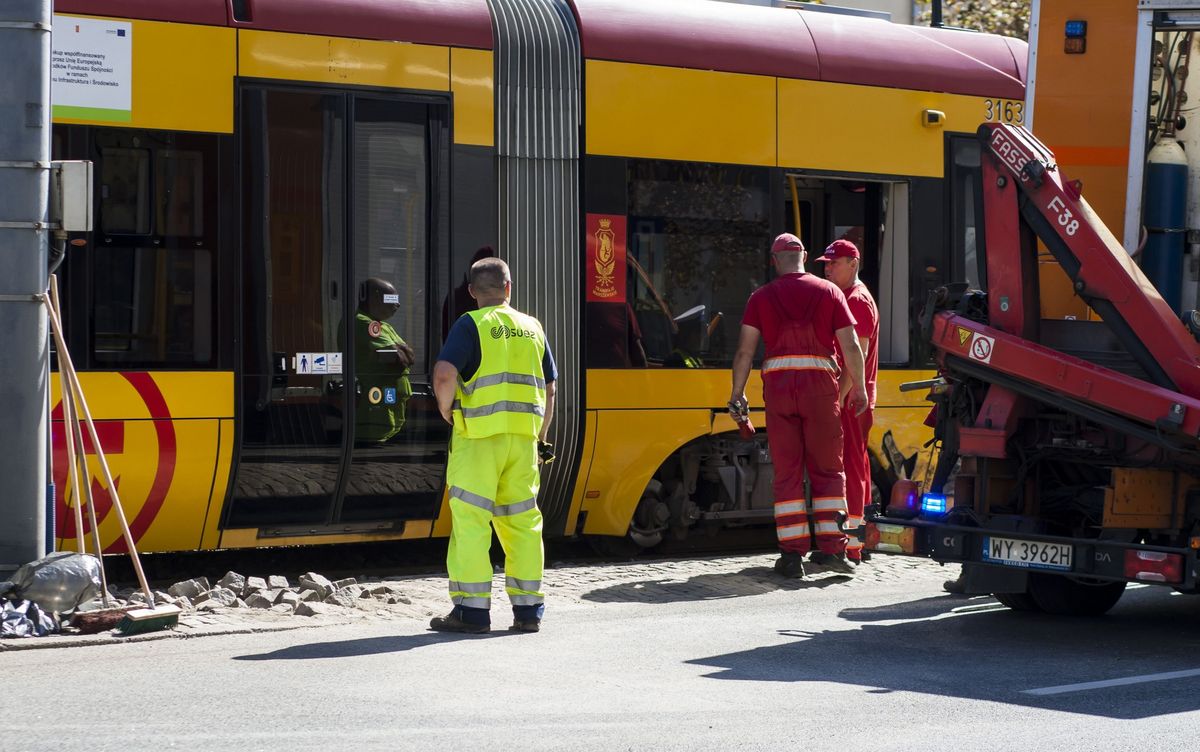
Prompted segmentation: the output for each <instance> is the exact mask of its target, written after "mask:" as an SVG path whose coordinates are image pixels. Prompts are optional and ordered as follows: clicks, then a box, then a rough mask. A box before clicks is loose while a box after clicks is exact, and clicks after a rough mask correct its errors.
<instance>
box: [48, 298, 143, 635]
mask: <svg viewBox="0 0 1200 752" xmlns="http://www.w3.org/2000/svg"><path fill="white" fill-rule="evenodd" d="M50 305H51V306H53V308H54V311H55V313H56V314H57V315H58V319H59V321H60V322H61V321H62V307H61V306H60V305H59V302H58V280H57V279H56V278H55V277H54V276H53V275H51V277H50ZM59 381H60V384H59V386H60V391H61V392H62V407H63V431H64V432H65V434H66V436H65V438H66V444H67V466H68V467H70V468H71V474H70V478H69V481H70V485H69V486H68V487H67V488H69V489H74V492H75V494H74V496H75V498H74V503H73V504H72V509H73V510H74V513H75V538H76V541H77V543H78V546H79V553H81V554H82V553H87V551H86V548H87V547H86V544H85V543H84V541H85V538H84V533H83V507H84V501H85V500H86V504H87V513H88V522H89V523H91V533H92V535H91V538H92V546H93V547H94V548H95V550H96V561H97V562H98V563H99V565H100V600H101V602H102V604H103V608H101V609H99V610H97V611H83V612H80V611H76V612H75V613H74V614H73V615H72V616H71V626H72V627H75V628H76V629H78V630H79V631H80V632H81V633H82V634H93V633H95V632H100V631H103V630H105V629H112V628H113V627H115V626H116V625H117V622H118V621H120V620H121V618H122V617H124V615H125V614H126V612H128V611H129V609H128V608H119V609H115V608H112V604H111V603H110V602H109V599H108V576H107V574H106V573H105V571H104V550H103V548H102V546H101V545H100V527H99V525H98V524H97V521H96V504H95V501H94V499H93V498H92V481H91V478H90V477H89V475H88V467H87V455H86V453H85V450H84V445H83V432H82V430H81V429H80V422H79V421H78V420H76V417H75V406H74V400H73V399H72V398H71V389H70V388H69V386H68V385H67V382H66V379H65V378H62V379H60V380H59ZM63 495H64V497H65V496H66V489H64V490H63Z"/></svg>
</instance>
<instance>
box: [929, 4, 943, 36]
mask: <svg viewBox="0 0 1200 752" xmlns="http://www.w3.org/2000/svg"><path fill="white" fill-rule="evenodd" d="M929 25H930V26H932V27H933V28H935V29H937V28H941V25H942V0H933V7H932V8H930V19H929Z"/></svg>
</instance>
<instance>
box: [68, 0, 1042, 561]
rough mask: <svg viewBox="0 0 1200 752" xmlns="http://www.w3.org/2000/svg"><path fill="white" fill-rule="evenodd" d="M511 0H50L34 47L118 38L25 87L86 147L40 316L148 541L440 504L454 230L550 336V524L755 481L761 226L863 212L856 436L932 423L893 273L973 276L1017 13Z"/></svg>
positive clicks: (677, 506)
mask: <svg viewBox="0 0 1200 752" xmlns="http://www.w3.org/2000/svg"><path fill="white" fill-rule="evenodd" d="M511 5H512V3H511V2H510V0H493V2H491V3H488V2H485V0H441V1H438V2H434V1H433V0H405V1H403V2H380V1H379V0H343V1H342V2H332V1H331V0H247V1H245V2H243V1H242V0H186V1H185V0H171V1H167V0H161V1H160V2H157V3H153V4H150V3H143V2H136V1H135V0H56V3H55V13H56V17H55V28H54V38H55V43H54V46H55V51H56V53H55V54H56V58H59V56H60V54H66V53H69V52H70V51H72V50H74V51H79V50H83V51H84V52H87V51H88V50H89V49H92V47H89V45H92V46H93V47H95V48H96V49H99V50H100V52H101V53H103V54H107V55H110V56H113V59H115V60H117V64H116V65H112V66H106V65H105V64H103V63H101V64H99V66H98V67H99V68H101V69H104V70H103V71H99V72H98V71H92V73H91V75H93V76H97V77H104V76H107V77H109V78H110V79H112V83H111V86H112V87H113V101H114V102H116V103H117V104H115V105H114V106H113V107H111V108H104V107H101V108H97V107H94V106H84V105H81V104H78V103H75V102H72V101H64V100H63V99H59V98H56V96H55V89H54V88H52V92H51V96H52V102H53V104H54V113H55V114H54V122H55V133H54V150H55V154H56V158H76V159H92V160H93V161H95V162H96V167H95V175H96V176H97V178H96V183H97V185H96V216H97V218H98V221H97V226H96V230H95V232H93V233H89V234H88V235H86V236H80V237H79V238H77V239H76V240H78V241H79V243H77V244H76V245H75V246H73V247H72V249H71V251H70V252H69V254H68V260H67V262H66V264H65V265H64V268H63V271H62V284H63V298H64V301H65V304H64V309H65V322H66V327H67V330H68V345H69V347H70V348H71V350H72V356H73V358H74V360H75V362H76V364H77V365H78V366H79V367H80V368H81V370H83V371H84V373H83V381H84V386H85V389H86V390H87V394H88V397H89V401H90V404H91V407H92V410H93V411H94V413H95V414H96V415H97V417H98V418H99V419H100V421H101V423H100V428H101V430H100V434H101V444H102V445H103V449H104V450H105V454H106V455H107V456H108V458H109V461H110V463H111V464H112V467H113V472H114V475H115V476H117V484H118V489H119V492H120V495H121V499H122V501H123V502H124V503H125V505H126V507H127V509H128V512H129V516H130V519H131V521H132V524H133V528H134V532H135V535H136V536H137V538H138V541H139V545H140V546H141V547H142V548H143V549H144V550H147V551H182V550H196V549H213V548H235V547H251V546H270V545H294V544H308V543H338V542H351V541H364V540H388V539H404V538H425V537H431V536H435V537H436V536H444V535H446V534H447V531H448V525H449V520H448V515H446V514H439V512H440V511H442V507H443V506H444V499H443V492H442V474H443V472H444V463H445V453H446V435H445V429H444V426H440V424H439V423H438V421H437V416H436V411H435V410H433V407H432V398H431V395H430V390H429V389H428V378H429V377H428V374H429V372H430V371H431V370H432V360H433V358H434V357H435V356H436V353H437V349H438V347H439V346H440V343H441V338H442V337H443V336H444V333H445V330H446V327H447V324H448V322H449V321H451V320H452V319H453V318H454V317H455V316H456V315H457V314H458V313H461V311H462V310H464V308H465V306H466V305H467V300H466V299H464V295H463V292H464V288H463V285H462V282H463V276H464V273H465V270H466V269H467V268H468V267H469V265H470V263H471V260H472V259H473V258H475V257H477V256H478V254H479V253H481V252H486V251H483V250H481V249H483V248H485V247H487V246H491V247H498V248H499V250H500V252H501V254H502V255H504V256H506V257H507V258H508V259H509V261H510V263H512V264H513V266H514V274H515V276H516V288H517V292H516V300H515V301H514V303H515V304H516V305H518V306H519V307H522V308H525V309H528V310H530V311H531V312H533V313H535V314H536V315H538V316H539V317H540V318H542V319H543V320H544V321H546V322H547V328H548V331H549V333H550V336H551V344H552V346H553V347H554V349H555V352H556V355H557V356H558V360H559V364H560V368H561V371H562V381H561V382H560V395H561V396H560V400H561V403H562V407H561V412H560V415H559V417H558V421H557V427H556V434H555V438H556V443H557V444H558V446H559V447H560V450H561V451H560V461H559V462H556V463H555V464H554V465H552V466H550V468H552V469H551V470H548V476H547V478H546V481H545V484H546V485H545V488H544V489H543V497H542V506H543V509H544V510H545V512H546V516H547V520H548V526H547V531H548V532H549V533H551V534H557V535H573V534H578V533H582V534H589V535H599V536H623V535H626V534H627V533H628V532H629V531H630V529H631V525H632V527H633V528H634V530H635V532H636V533H637V535H635V540H637V541H638V542H640V543H642V544H643V545H649V544H652V543H653V542H655V541H656V540H658V539H660V538H661V537H662V535H663V534H665V533H667V532H669V531H673V532H674V533H675V534H677V535H683V534H686V531H687V529H688V528H689V527H691V526H694V525H696V524H697V523H702V522H705V521H707V522H710V523H713V524H752V523H753V522H755V521H756V520H758V521H761V520H760V519H759V518H761V517H763V516H764V510H766V512H765V514H769V499H768V500H767V506H764V505H763V501H762V497H763V493H764V484H766V487H767V488H769V472H767V471H766V470H767V468H768V466H769V459H768V458H767V455H766V453H765V452H763V451H758V450H760V449H761V448H762V446H763V445H753V446H752V447H751V448H750V449H747V447H746V446H744V445H743V446H740V447H739V446H737V445H736V442H733V440H732V439H731V438H730V437H731V435H736V434H735V432H734V433H733V434H731V432H733V431H734V426H733V424H732V423H731V421H730V420H729V419H728V417H727V416H726V415H725V414H724V410H723V405H724V404H725V400H726V398H727V396H728V383H729V374H728V367H729V360H730V358H731V357H732V350H733V347H734V344H735V343H736V331H737V327H738V325H739V323H740V316H741V305H742V304H743V303H744V301H745V298H746V296H747V295H748V294H749V292H750V291H751V290H752V289H753V288H754V287H755V286H757V285H760V284H762V283H764V282H765V281H767V279H768V277H767V274H768V271H767V270H768V265H767V256H766V250H767V248H768V245H769V240H770V238H771V237H772V236H773V235H774V234H776V233H777V232H781V231H784V230H789V231H794V232H797V233H799V234H801V236H802V237H803V238H804V239H805V242H806V243H807V244H808V245H809V246H810V248H821V247H824V245H825V244H827V243H828V242H830V241H832V240H833V239H835V238H837V237H850V238H852V239H854V240H855V241H856V242H858V243H859V244H860V246H861V247H863V248H864V250H865V251H866V254H867V259H866V263H865V266H864V271H863V277H864V281H866V282H867V283H868V285H869V286H870V287H871V288H872V290H873V291H874V292H875V293H876V297H877V299H878V300H879V303H880V311H881V317H882V327H881V330H882V334H881V366H882V368H881V372H880V379H879V405H878V410H877V413H876V416H877V417H876V425H877V427H876V431H875V434H874V435H873V438H872V443H873V444H876V445H877V444H878V443H879V441H880V439H881V437H882V435H883V433H884V432H886V431H890V432H891V434H892V436H893V438H894V439H895V441H896V443H897V445H898V446H899V448H900V450H901V452H903V453H905V454H909V455H911V454H913V453H915V452H916V451H917V450H918V449H919V447H920V445H921V444H922V443H923V442H924V441H925V439H926V438H927V437H928V432H927V429H925V428H924V427H923V426H922V418H923V417H924V410H925V408H924V406H923V405H924V403H923V402H922V400H921V395H920V394H919V393H915V394H911V395H906V394H901V393H900V392H899V391H898V389H897V386H898V384H899V383H900V382H902V381H906V380H911V379H915V378H921V377H922V376H923V375H924V374H925V373H926V371H925V370H924V369H923V364H924V363H925V362H926V358H927V353H926V351H925V349H924V348H923V346H922V345H921V343H920V342H919V339H918V338H917V336H916V326H917V323H918V322H917V312H918V310H919V307H920V304H921V303H922V302H923V299H924V295H925V292H926V291H927V290H928V289H930V288H931V287H934V286H937V285H939V284H944V283H945V282H947V281H950V280H954V279H962V280H968V281H975V282H978V274H979V271H978V270H979V267H980V265H981V264H980V259H981V258H982V248H981V244H982V233H980V237H978V238H977V237H976V235H975V228H976V222H977V219H976V218H977V216H978V213H977V212H976V209H975V203H974V202H975V197H973V196H971V195H969V193H964V191H965V190H966V189H965V188H964V186H967V185H969V184H970V178H971V176H972V175H973V174H974V171H977V170H978V164H979V161H978V159H979V156H978V149H977V147H974V141H973V139H972V137H971V136H972V134H973V133H974V130H975V128H976V127H977V126H978V124H979V123H980V122H981V121H984V120H987V119H1007V120H1016V121H1019V120H1020V118H1021V110H1022V106H1023V105H1022V98H1023V96H1024V94H1023V79H1024V66H1025V54H1026V52H1025V45H1024V43H1023V42H1019V41H1016V40H1012V39H1006V38H1001V37H995V36H989V35H983V34H974V33H968V32H957V31H943V30H931V29H924V28H915V27H909V26H903V25H897V24H889V23H886V22H883V21H877V20H870V19H862V18H855V17H843V16H837V15H831V14H824V13H821V14H817V13H809V12H805V11H797V10H783V9H774V8H761V7H752V6H739V5H734V4H727V3H717V2H711V3H710V2H699V1H698V0H697V1H695V2H690V1H688V0H677V1H676V0H672V1H662V2H656V3H652V4H647V3H636V2H629V1H628V0H575V1H574V2H571V3H566V2H563V1H561V0H544V2H539V3H535V4H534V5H535V6H536V7H537V8H539V9H540V11H539V12H540V13H541V14H542V15H541V17H540V18H539V17H536V16H537V15H538V14H532V16H530V17H525V16H522V14H519V13H516V12H514V11H513V9H512V7H510V6H511ZM89 34H91V35H93V36H91V37H89V36H88V35H89ZM97 34H101V35H103V34H106V35H108V36H107V37H105V38H104V39H102V40H101V41H100V42H96V41H95V36H94V35H97ZM539 35H540V36H539ZM530 40H533V41H530ZM64 51H65V52H64ZM123 56H127V57H123ZM68 57H69V55H67V57H63V58H61V59H63V60H66V59H67V58H68ZM124 60H127V61H128V63H127V65H125V67H122V65H123V63H122V62H121V61H124ZM108 68H112V70H108ZM121 96H124V97H125V99H123V100H122V99H121ZM122 102H124V104H122ZM539 181H540V182H539ZM548 196H549V198H547V197H548ZM369 278H385V279H387V280H388V281H389V282H390V283H392V284H393V286H394V288H395V290H396V295H395V297H394V298H393V299H392V300H391V301H390V302H391V303H392V304H393V305H394V306H395V309H396V314H395V318H394V319H392V324H393V326H394V327H396V329H397V331H399V332H400V333H401V336H403V337H404V338H405V339H406V340H407V341H408V342H409V344H411V345H412V346H413V347H414V349H415V350H416V352H417V363H416V364H415V365H414V366H413V368H412V370H411V372H410V373H409V374H408V376H407V380H408V381H409V382H410V387H411V389H410V391H411V392H412V395H411V397H402V400H404V402H403V404H402V407H403V408H404V409H403V412H404V415H405V417H404V418H403V421H404V423H403V425H404V427H403V429H402V430H400V431H399V432H398V433H397V434H395V435H394V436H391V437H388V438H387V439H386V440H376V439H374V438H371V439H370V440H368V438H369V437H368V431H367V430H366V428H365V424H364V423H363V422H362V421H363V417H362V415H363V410H364V409H366V410H370V409H376V408H378V409H393V410H394V409H396V408H395V407H394V405H395V398H394V395H395V389H394V388H393V387H389V386H387V384H394V383H396V382H395V378H394V377H392V376H388V377H386V378H384V377H381V376H380V375H379V374H380V370H379V368H380V367H379V365H378V364H377V363H374V362H370V359H369V358H366V357H365V355H366V349H365V348H363V347H360V346H357V345H356V344H355V341H356V337H360V336H361V333H360V332H358V330H357V329H356V328H355V327H356V324H355V321H356V313H357V312H360V311H362V310H365V309H364V308H363V306H364V305H365V304H366V303H365V301H364V300H363V297H362V296H363V294H364V293H363V290H364V289H365V287H364V285H363V283H364V281H365V280H367V279H369ZM318 364H319V368H318ZM381 378H383V381H380V379H381ZM389 379H391V380H389ZM375 384H382V385H383V388H381V389H379V390H378V391H379V395H380V396H379V399H378V400H376V396H377V395H376V389H375V387H374V386H373V385H375ZM388 389H392V396H391V397H389V396H388ZM402 391H403V390H402ZM749 393H750V396H751V400H752V403H754V404H756V405H759V406H761V385H760V384H759V383H758V382H757V381H753V382H752V384H751V386H750V389H749ZM389 399H391V400H392V401H391V402H388V401H387V400H389ZM52 400H53V402H54V404H55V405H56V408H55V412H54V419H55V421H56V422H55V424H54V438H55V470H56V473H57V475H58V476H59V477H57V478H56V481H57V485H58V488H59V489H67V490H66V491H65V492H64V491H61V490H60V493H59V496H60V497H61V498H62V499H63V501H60V509H59V515H58V519H59V535H60V540H59V541H58V542H59V545H60V546H62V547H70V546H72V545H73V544H74V541H73V539H74V538H75V536H76V532H77V531H75V530H74V524H73V521H72V519H73V515H71V514H69V513H68V509H67V506H68V505H71V504H74V503H75V493H74V492H73V490H72V489H69V488H68V485H69V484H68V483H67V478H66V473H65V471H64V469H63V468H65V466H66V462H65V451H63V450H64V447H63V445H62V430H61V429H62V424H61V407H58V406H57V405H58V401H59V396H58V391H57V386H55V391H54V395H53V397H52ZM364 401H365V402H364ZM368 404H369V405H370V407H366V405H368ZM389 406H393V407H390V408H389ZM756 417H757V418H758V422H759V423H760V424H761V413H759V414H758V415H757V416H756ZM769 430H770V427H769V426H767V435H768V436H769ZM88 449H89V452H92V451H93V450H92V448H91V447H90V446H89V447H88ZM97 498H98V501H99V506H100V515H101V518H102V519H101V522H100V529H101V537H102V540H103V542H104V544H105V545H106V546H108V547H109V550H111V551H118V550H120V546H121V545H122V544H121V543H120V540H119V539H120V535H119V531H118V529H117V526H116V520H115V519H111V518H110V516H109V515H108V509H109V506H110V503H109V502H108V497H107V492H106V491H105V490H104V489H100V488H98V489H97Z"/></svg>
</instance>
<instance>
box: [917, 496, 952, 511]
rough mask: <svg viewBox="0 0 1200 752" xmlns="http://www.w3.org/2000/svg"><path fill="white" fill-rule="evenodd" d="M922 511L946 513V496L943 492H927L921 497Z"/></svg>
mask: <svg viewBox="0 0 1200 752" xmlns="http://www.w3.org/2000/svg"><path fill="white" fill-rule="evenodd" d="M921 512H923V513H924V514H945V513H946V497H945V496H942V495H941V494H931V493H927V494H925V495H923V496H922V497H921Z"/></svg>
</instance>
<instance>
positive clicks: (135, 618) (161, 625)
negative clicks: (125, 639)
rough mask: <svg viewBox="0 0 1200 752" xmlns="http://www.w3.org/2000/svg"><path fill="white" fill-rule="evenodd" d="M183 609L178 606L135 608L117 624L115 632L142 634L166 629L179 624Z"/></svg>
mask: <svg viewBox="0 0 1200 752" xmlns="http://www.w3.org/2000/svg"><path fill="white" fill-rule="evenodd" d="M181 613H183V609H181V608H180V607H179V606H158V607H156V608H135V609H133V610H132V611H130V612H129V613H127V614H125V616H124V617H123V618H122V619H121V621H120V623H118V624H117V631H118V632H120V633H121V634H123V635H135V634H144V633H146V632H157V631H158V630H160V629H167V628H168V627H173V626H175V625H176V624H178V623H179V615H180V614H181Z"/></svg>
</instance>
